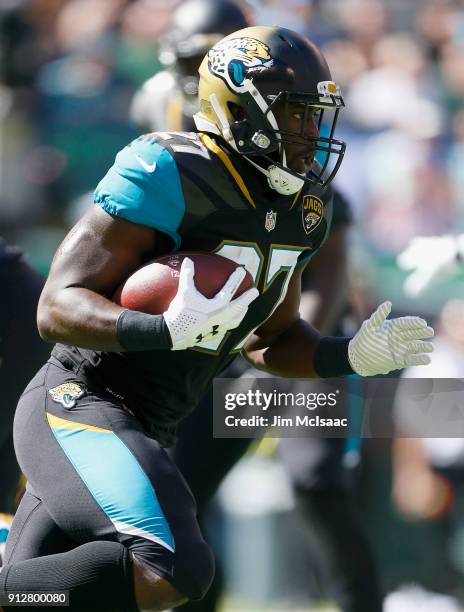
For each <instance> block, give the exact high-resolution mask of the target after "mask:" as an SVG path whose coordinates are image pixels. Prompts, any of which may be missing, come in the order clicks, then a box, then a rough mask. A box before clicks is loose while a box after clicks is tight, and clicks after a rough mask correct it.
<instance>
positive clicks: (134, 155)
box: [94, 137, 185, 248]
mask: <svg viewBox="0 0 464 612" xmlns="http://www.w3.org/2000/svg"><path fill="white" fill-rule="evenodd" d="M94 202H95V203H96V204H99V205H100V206H101V207H102V208H103V209H104V210H106V212H108V213H109V214H110V215H114V216H116V217H120V218H122V219H126V221H132V222H133V223H138V224H140V225H147V226H149V227H153V228H155V229H157V230H160V231H161V232H164V233H165V234H168V235H169V236H171V238H173V240H174V241H175V243H176V248H179V246H180V242H181V239H180V236H179V234H178V231H177V230H178V228H179V225H180V223H181V221H182V218H183V216H184V214H185V200H184V194H183V191H182V185H181V179H180V176H179V171H178V169H177V164H176V162H175V160H174V158H173V157H172V155H171V153H169V151H168V150H167V149H165V148H164V147H163V146H161V145H160V144H159V143H157V142H155V140H154V139H147V138H146V137H141V138H138V139H137V140H134V141H133V142H132V143H131V144H130V145H128V146H127V147H125V148H124V149H122V151H120V152H119V153H118V154H117V155H116V159H115V162H114V164H113V166H112V167H111V168H110V169H109V171H108V172H107V174H106V176H105V177H104V178H103V179H102V180H101V181H100V183H99V184H98V186H97V188H96V190H95V194H94Z"/></svg>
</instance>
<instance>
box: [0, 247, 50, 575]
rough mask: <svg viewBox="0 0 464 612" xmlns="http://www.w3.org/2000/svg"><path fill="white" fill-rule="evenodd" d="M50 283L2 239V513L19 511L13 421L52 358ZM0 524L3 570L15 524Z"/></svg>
mask: <svg viewBox="0 0 464 612" xmlns="http://www.w3.org/2000/svg"><path fill="white" fill-rule="evenodd" d="M44 282H45V280H44V279H43V278H42V276H41V275H40V274H39V273H38V272H36V271H35V270H34V269H33V268H32V267H31V266H30V265H29V264H28V263H27V261H26V260H25V258H24V257H23V255H22V253H21V251H20V250H19V249H17V248H14V247H12V246H9V245H8V244H7V243H6V242H5V241H4V240H2V239H1V238H0V284H1V287H2V301H1V306H0V310H1V316H0V389H1V402H0V404H1V410H0V483H1V486H0V513H6V514H11V513H13V512H14V510H15V496H16V493H17V490H18V484H19V475H20V470H19V466H18V462H17V460H16V457H15V453H14V448H13V416H14V410H15V407H16V404H17V402H18V399H19V396H20V395H21V393H22V391H23V390H24V387H25V386H26V384H27V382H28V380H29V379H30V378H31V376H32V375H33V374H34V372H36V371H37V370H38V369H39V368H40V366H41V365H42V364H43V362H44V360H45V359H46V358H47V357H48V355H49V354H50V346H49V345H47V344H46V343H45V342H43V340H41V338H40V336H39V332H38V331H37V324H36V311H37V303H38V301H39V296H40V292H41V291H42V288H43V285H44ZM0 517H1V522H0V564H1V556H2V555H3V551H4V543H5V540H6V534H7V532H8V529H9V524H10V522H11V518H12V517H11V518H9V517H8V516H6V515H5V516H2V515H0Z"/></svg>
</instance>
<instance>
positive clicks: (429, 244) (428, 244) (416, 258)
mask: <svg viewBox="0 0 464 612" xmlns="http://www.w3.org/2000/svg"><path fill="white" fill-rule="evenodd" d="M463 255H464V235H461V236H428V237H427V236H419V237H417V238H413V240H411V242H410V243H409V245H408V246H407V247H406V249H405V250H404V251H403V252H402V253H400V254H399V255H398V258H397V262H398V265H399V267H400V268H403V270H411V274H410V275H409V276H408V277H407V278H406V280H405V281H404V291H405V293H406V295H409V296H410V297H417V296H418V295H420V294H421V293H422V292H423V291H424V290H425V289H427V287H428V286H429V285H430V284H431V283H432V282H433V281H434V280H435V279H437V278H438V277H439V276H440V275H442V274H451V273H453V272H454V271H455V270H456V269H457V258H458V256H461V257H462V256H463Z"/></svg>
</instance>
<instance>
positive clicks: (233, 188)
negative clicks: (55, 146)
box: [59, 132, 332, 444]
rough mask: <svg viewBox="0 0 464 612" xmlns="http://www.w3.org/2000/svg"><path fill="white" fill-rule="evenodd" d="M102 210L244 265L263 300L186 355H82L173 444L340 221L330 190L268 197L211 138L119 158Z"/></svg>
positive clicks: (145, 139)
mask: <svg viewBox="0 0 464 612" xmlns="http://www.w3.org/2000/svg"><path fill="white" fill-rule="evenodd" d="M94 201H95V203H97V204H98V205H100V206H101V207H102V208H103V209H104V210H105V211H106V212H108V213H109V214H110V215H114V216H116V217H121V218H123V219H126V220H129V221H131V222H134V223H139V224H142V225H146V226H149V227H153V228H154V229H156V230H157V231H159V232H162V233H164V234H165V235H167V236H169V237H170V238H171V240H172V244H173V250H172V252H173V257H175V252H176V251H179V250H182V251H208V252H211V253H218V254H219V255H222V256H223V257H227V258H229V259H231V260H233V261H235V262H237V263H238V264H241V265H243V266H244V267H245V268H246V269H247V270H248V271H249V272H250V274H251V275H252V277H253V279H254V282H255V285H256V287H257V288H258V290H259V292H260V295H259V296H258V298H257V299H256V300H254V301H253V302H252V303H251V305H250V307H249V310H248V313H247V315H246V316H245V318H244V320H243V321H242V323H241V325H240V326H239V327H238V328H237V329H234V330H231V331H229V332H227V333H225V334H218V335H217V337H213V339H212V340H209V341H207V342H203V343H200V344H198V345H196V346H195V348H192V349H188V350H185V351H166V350H158V351H143V352H124V353H103V352H97V351H89V350H84V349H76V348H74V349H66V348H65V347H63V346H60V347H59V350H60V351H64V352H66V351H68V352H69V351H73V352H74V355H77V354H78V355H80V356H82V358H83V359H85V360H86V362H87V363H88V364H90V365H89V367H90V368H91V370H92V372H93V373H95V374H96V375H98V377H99V378H100V379H103V380H104V382H105V384H107V385H108V386H109V387H110V388H111V389H112V390H114V391H115V392H117V393H118V394H120V395H121V396H122V397H123V398H124V401H125V403H126V405H127V406H128V407H129V408H130V409H131V410H133V411H134V412H135V413H136V414H137V415H138V416H139V418H140V419H141V421H142V422H143V423H144V425H145V427H146V429H147V430H148V432H149V433H150V434H151V435H153V436H154V437H156V438H157V439H159V440H160V441H161V442H162V443H165V444H168V443H170V442H171V441H172V436H171V434H172V432H173V431H174V429H175V426H176V424H177V422H178V421H179V420H180V419H181V418H182V417H183V416H185V415H186V414H187V413H188V412H190V411H191V410H192V409H193V408H194V407H195V405H196V404H197V403H198V401H199V400H200V399H201V397H202V396H203V395H204V393H205V391H206V388H207V387H208V385H209V384H210V383H211V381H212V379H213V377H214V376H215V375H216V374H218V373H219V372H220V371H221V370H222V369H223V368H224V367H225V366H226V365H228V364H229V363H230V361H231V359H233V357H234V356H235V355H236V354H238V353H239V352H240V350H241V348H242V347H243V345H244V344H245V342H246V340H247V339H248V338H249V336H250V335H251V334H252V332H253V331H254V330H255V329H256V328H258V327H259V326H260V325H261V324H262V323H263V322H264V321H266V320H267V319H268V318H269V317H270V316H271V315H272V313H273V312H274V311H275V310H276V308H277V306H278V305H279V304H280V303H281V302H282V301H283V300H284V298H285V295H286V292H287V288H288V284H289V281H290V278H291V276H292V274H293V272H294V270H295V269H296V267H297V266H302V265H304V264H305V263H306V262H307V261H308V259H309V258H310V257H311V256H312V255H314V253H315V252H316V251H317V250H318V248H319V247H320V246H321V244H322V242H323V241H324V239H325V236H326V234H327V232H328V229H329V225H330V219H331V216H332V202H331V196H330V194H329V193H328V191H327V190H326V192H322V190H321V189H319V188H318V187H316V186H314V187H312V186H309V185H305V186H304V187H303V188H302V190H301V191H300V192H298V193H297V194H295V195H293V196H279V195H278V194H275V197H272V194H270V193H269V190H263V187H262V183H260V182H258V178H257V177H256V171H255V170H254V169H253V168H252V167H251V165H249V164H248V162H247V161H246V160H244V159H242V158H241V157H240V156H239V155H238V154H237V153H235V152H234V151H232V150H230V149H229V148H228V147H226V146H225V145H224V143H223V142H222V141H221V140H219V139H217V140H216V139H215V138H214V137H213V136H212V135H208V134H205V133H195V132H187V133H184V132H156V133H153V134H148V135H144V136H141V137H140V138H138V139H136V140H135V141H133V142H132V143H131V144H130V145H128V146H127V147H125V148H124V149H123V150H122V151H120V152H119V153H118V155H117V156H116V160H115V163H114V165H113V166H112V167H111V168H110V170H109V171H108V173H107V174H106V176H105V177H104V178H103V180H102V181H101V182H100V183H99V185H98V186H97V189H96V191H95V198H94Z"/></svg>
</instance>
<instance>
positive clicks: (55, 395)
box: [48, 382, 85, 408]
mask: <svg viewBox="0 0 464 612" xmlns="http://www.w3.org/2000/svg"><path fill="white" fill-rule="evenodd" d="M48 392H49V393H50V395H51V398H52V400H53V401H55V402H58V403H59V404H62V405H63V406H64V407H65V408H74V406H75V405H76V400H78V399H79V398H80V397H82V396H83V395H84V393H85V389H84V387H83V386H81V385H79V384H78V383H75V382H66V383H63V384H62V385H58V387H53V389H49V391H48Z"/></svg>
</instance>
